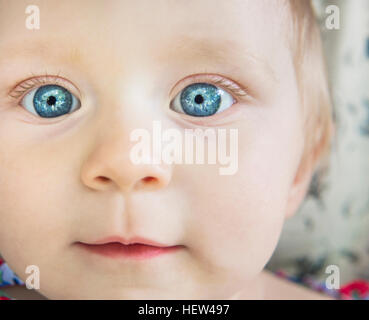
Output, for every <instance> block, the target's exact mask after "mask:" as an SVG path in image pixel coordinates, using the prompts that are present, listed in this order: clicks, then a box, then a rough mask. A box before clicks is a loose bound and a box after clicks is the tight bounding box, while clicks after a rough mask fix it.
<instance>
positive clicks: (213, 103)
mask: <svg viewBox="0 0 369 320" xmlns="http://www.w3.org/2000/svg"><path fill="white" fill-rule="evenodd" d="M233 103H234V100H233V97H232V96H231V95H230V94H229V93H227V92H225V91H224V90H222V89H220V88H218V87H216V86H214V85H212V84H209V83H195V84H191V85H189V86H188V87H186V88H185V89H184V90H183V91H182V92H181V93H180V94H178V95H177V96H176V97H175V98H174V100H173V104H171V109H172V110H174V111H176V112H179V113H186V114H188V115H190V116H195V117H209V116H211V115H213V114H215V113H219V112H222V111H224V110H225V109H228V108H229V107H230V106H231V105H232V104H233Z"/></svg>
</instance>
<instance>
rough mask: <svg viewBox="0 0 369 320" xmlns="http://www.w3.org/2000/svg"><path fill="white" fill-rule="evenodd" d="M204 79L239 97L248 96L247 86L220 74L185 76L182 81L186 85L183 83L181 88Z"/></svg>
mask: <svg viewBox="0 0 369 320" xmlns="http://www.w3.org/2000/svg"><path fill="white" fill-rule="evenodd" d="M204 79H206V80H207V81H206V82H209V83H211V84H213V85H216V86H220V87H222V88H224V89H226V90H229V91H230V92H232V93H233V94H234V95H236V96H237V97H239V98H244V97H248V96H249V89H248V88H247V87H244V86H242V85H240V84H238V83H236V82H235V81H232V80H228V79H226V78H224V77H222V76H219V75H216V74H205V73H204V74H202V73H201V74H196V75H192V76H188V77H187V78H185V79H183V80H182V81H183V82H185V83H186V85H184V87H183V88H182V90H183V89H184V88H186V87H187V86H188V85H190V84H193V83H196V82H204ZM194 80H195V81H194ZM182 81H181V82H182ZM187 82H188V83H187Z"/></svg>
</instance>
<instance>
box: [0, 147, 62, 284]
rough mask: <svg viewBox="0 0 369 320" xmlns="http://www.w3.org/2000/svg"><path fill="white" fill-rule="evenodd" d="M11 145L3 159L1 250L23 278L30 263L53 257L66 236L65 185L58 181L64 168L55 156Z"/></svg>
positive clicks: (0, 169) (0, 177)
mask: <svg viewBox="0 0 369 320" xmlns="http://www.w3.org/2000/svg"><path fill="white" fill-rule="evenodd" d="M7 147H8V148H7V149H6V152H3V151H4V150H1V154H2V156H1V157H0V203H1V208H0V225H1V227H2V230H1V232H0V253H1V254H2V255H3V257H4V259H5V260H6V261H7V262H8V263H9V264H10V265H11V266H12V267H13V268H14V270H15V271H16V272H18V274H19V276H21V277H22V275H23V274H24V270H25V268H26V266H27V265H31V264H36V265H43V264H44V263H46V262H47V260H48V259H52V257H53V256H54V254H55V252H56V248H58V246H59V247H60V243H61V242H62V240H63V237H65V236H66V234H67V230H64V226H65V221H64V219H65V217H63V215H61V214H60V213H61V211H62V210H63V207H62V197H63V192H65V191H64V190H65V185H63V184H61V183H60V184H58V183H57V182H58V181H63V180H62V179H61V178H62V176H63V175H64V174H65V172H63V169H61V165H60V164H59V167H57V162H56V154H54V155H53V156H50V155H49V157H47V156H46V155H45V154H44V153H45V152H42V151H41V150H40V149H41V148H39V149H38V148H37V147H35V148H34V147H32V148H12V146H10V145H8V146H7ZM4 148H5V146H4V145H2V149H4ZM61 161H62V159H61ZM59 163H60V162H59ZM61 163H62V162H61ZM45 239H47V241H45Z"/></svg>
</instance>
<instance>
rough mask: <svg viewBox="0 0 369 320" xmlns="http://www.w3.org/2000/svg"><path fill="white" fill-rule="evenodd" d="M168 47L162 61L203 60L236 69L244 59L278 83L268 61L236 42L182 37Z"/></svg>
mask: <svg viewBox="0 0 369 320" xmlns="http://www.w3.org/2000/svg"><path fill="white" fill-rule="evenodd" d="M168 47H169V50H168V49H167V48H168ZM168 47H166V53H165V54H163V55H162V56H161V58H162V59H168V58H169V56H174V57H175V58H176V59H178V58H180V59H182V58H183V59H189V60H192V61H196V59H197V60H198V59H199V58H202V59H208V60H209V62H210V63H215V64H227V65H233V66H234V67H235V68H241V66H240V63H239V62H238V61H240V60H242V59H243V60H245V61H246V62H247V63H248V65H250V64H253V65H256V66H257V67H259V68H261V70H262V71H264V72H265V74H267V75H268V76H269V77H270V78H271V79H272V80H273V81H277V77H276V73H275V71H274V69H273V68H272V67H271V65H270V63H268V61H267V60H266V59H263V58H262V57H259V56H258V55H256V54H254V53H252V52H251V50H248V49H247V48H245V47H244V46H242V45H241V44H240V43H239V42H235V41H234V40H230V39H222V40H214V39H209V38H195V37H190V36H186V35H182V36H179V37H176V41H175V43H174V44H173V43H171V44H170V46H168ZM168 51H169V54H168Z"/></svg>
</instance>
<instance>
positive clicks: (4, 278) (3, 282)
mask: <svg viewBox="0 0 369 320" xmlns="http://www.w3.org/2000/svg"><path fill="white" fill-rule="evenodd" d="M14 285H24V282H23V281H22V280H21V279H19V278H18V276H17V275H16V274H15V273H14V272H13V271H12V270H11V269H10V268H9V266H8V265H7V264H6V263H5V261H4V260H2V259H1V258H0V289H1V288H2V287H7V286H14ZM11 299H12V298H11V297H10V296H9V295H7V294H6V293H5V292H3V291H1V290H0V300H11Z"/></svg>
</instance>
